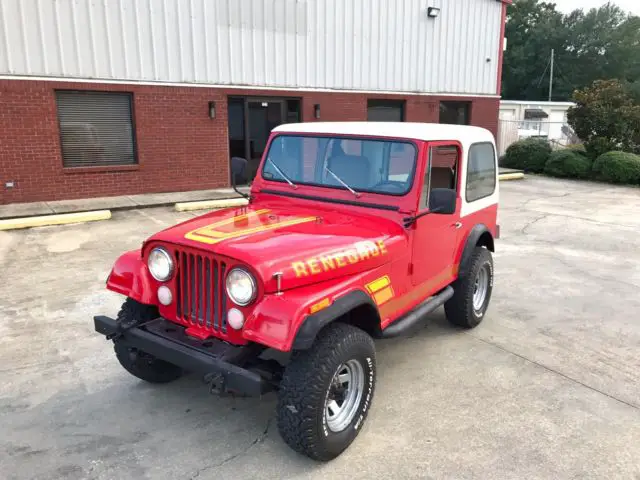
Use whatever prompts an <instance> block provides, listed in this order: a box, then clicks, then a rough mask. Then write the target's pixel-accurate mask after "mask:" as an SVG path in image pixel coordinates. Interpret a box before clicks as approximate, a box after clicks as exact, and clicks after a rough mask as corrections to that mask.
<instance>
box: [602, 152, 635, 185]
mask: <svg viewBox="0 0 640 480" xmlns="http://www.w3.org/2000/svg"><path fill="white" fill-rule="evenodd" d="M593 174H594V176H595V177H596V178H598V179H600V180H605V181H607V182H612V183H633V184H640V155H634V154H633V153H627V152H607V153H604V154H602V155H600V156H599V157H598V158H597V159H596V161H595V162H593Z"/></svg>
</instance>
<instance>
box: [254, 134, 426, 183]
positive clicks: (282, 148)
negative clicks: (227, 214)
mask: <svg viewBox="0 0 640 480" xmlns="http://www.w3.org/2000/svg"><path fill="white" fill-rule="evenodd" d="M416 155H417V150H416V147H415V145H414V144H413V143H411V142H408V141H401V140H369V139H362V138H354V137H348V138H346V137H315V136H314V137H305V136H301V135H279V136H277V137H276V138H274V140H273V141H272V142H271V146H270V147H269V152H268V153H267V157H266V160H265V162H264V165H263V167H262V178H264V179H265V180H269V181H273V182H283V183H289V184H291V183H293V184H295V185H316V186H321V187H330V188H338V189H341V190H350V191H352V193H355V192H358V193H360V192H370V193H381V194H385V195H404V194H406V193H407V192H408V191H409V189H410V188H411V185H412V183H413V174H414V171H415V165H416Z"/></svg>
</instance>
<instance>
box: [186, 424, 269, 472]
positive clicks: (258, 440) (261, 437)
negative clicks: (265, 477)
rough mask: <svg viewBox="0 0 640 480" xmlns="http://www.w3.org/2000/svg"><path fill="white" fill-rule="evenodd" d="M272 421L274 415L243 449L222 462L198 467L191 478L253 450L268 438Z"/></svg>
mask: <svg viewBox="0 0 640 480" xmlns="http://www.w3.org/2000/svg"><path fill="white" fill-rule="evenodd" d="M272 421H273V417H271V418H269V420H267V425H266V426H265V427H264V430H263V431H262V432H261V433H260V435H258V436H257V437H256V438H255V439H253V441H252V442H250V443H249V444H248V445H247V446H246V447H245V448H243V449H242V450H241V451H239V452H238V453H235V454H233V455H231V456H229V457H227V458H225V459H224V460H222V461H221V462H217V463H214V464H213V465H206V466H204V467H202V468H200V469H198V470H197V471H196V473H194V474H193V475H192V476H191V477H189V480H193V479H194V478H198V477H200V474H202V473H203V472H207V471H209V470H214V469H216V468H219V467H221V466H223V465H226V464H227V463H229V462H232V461H233V460H235V459H236V458H238V457H241V456H242V455H244V454H246V453H247V452H248V451H249V450H251V449H252V448H253V447H255V446H256V445H259V444H261V443H262V442H264V440H265V439H266V438H267V435H268V434H269V428H271V423H272Z"/></svg>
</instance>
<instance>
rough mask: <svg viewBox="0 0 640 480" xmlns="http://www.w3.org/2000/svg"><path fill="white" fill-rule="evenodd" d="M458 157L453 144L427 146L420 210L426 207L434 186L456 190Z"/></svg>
mask: <svg viewBox="0 0 640 480" xmlns="http://www.w3.org/2000/svg"><path fill="white" fill-rule="evenodd" d="M459 157H460V155H459V151H458V147H456V146H455V145H442V146H437V147H430V148H429V158H428V162H429V164H428V168H427V171H426V172H425V175H424V179H423V185H422V194H421V195H420V210H424V209H426V208H427V205H428V204H429V194H430V192H431V190H433V189H434V188H450V189H452V190H457V186H458V166H459V165H460V162H459Z"/></svg>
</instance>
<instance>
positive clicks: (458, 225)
mask: <svg viewBox="0 0 640 480" xmlns="http://www.w3.org/2000/svg"><path fill="white" fill-rule="evenodd" d="M451 226H452V227H456V229H458V228H462V223H461V222H456V223H454V224H453V225H451Z"/></svg>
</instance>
